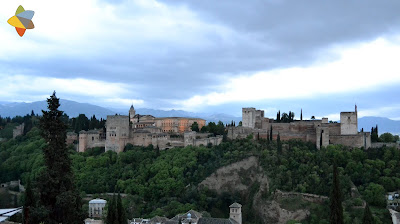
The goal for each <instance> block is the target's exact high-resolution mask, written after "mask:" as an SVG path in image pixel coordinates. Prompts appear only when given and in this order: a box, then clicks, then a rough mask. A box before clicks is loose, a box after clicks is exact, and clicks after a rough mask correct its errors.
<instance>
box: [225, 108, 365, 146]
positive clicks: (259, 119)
mask: <svg viewBox="0 0 400 224" xmlns="http://www.w3.org/2000/svg"><path fill="white" fill-rule="evenodd" d="M250 134H252V135H253V136H254V138H257V137H259V138H270V136H271V135H272V138H273V139H276V138H277V136H278V134H279V136H280V139H281V140H290V139H300V140H303V141H311V142H313V143H314V144H315V145H316V147H317V148H318V149H320V148H321V146H327V145H329V144H340V145H345V146H350V147H364V148H365V149H367V148H370V147H371V133H370V132H364V131H361V132H359V131H358V118H357V106H355V111H354V112H341V113H340V123H333V122H329V121H328V118H322V119H321V120H302V119H301V120H293V121H291V122H288V123H284V122H278V121H277V120H274V119H270V118H266V117H264V111H263V110H256V109H255V108H243V109H242V126H239V127H228V136H227V137H228V138H229V139H237V138H246V137H247V136H249V135H250Z"/></svg>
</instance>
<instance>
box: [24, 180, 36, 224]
mask: <svg viewBox="0 0 400 224" xmlns="http://www.w3.org/2000/svg"><path fill="white" fill-rule="evenodd" d="M24 201H25V202H24V215H23V219H24V221H23V223H24V224H28V223H32V222H31V220H30V219H29V218H30V214H31V211H30V209H31V208H32V207H33V206H34V205H35V201H36V200H35V198H34V194H33V191H32V185H31V181H30V180H28V183H27V185H26V189H25V200H24Z"/></svg>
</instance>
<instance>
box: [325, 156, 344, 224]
mask: <svg viewBox="0 0 400 224" xmlns="http://www.w3.org/2000/svg"><path fill="white" fill-rule="evenodd" d="M330 210H331V213H330V217H329V220H330V223H331V224H343V223H344V222H343V207H342V193H341V191H340V183H339V173H338V170H337V166H336V163H334V164H333V181H332V191H331V197H330Z"/></svg>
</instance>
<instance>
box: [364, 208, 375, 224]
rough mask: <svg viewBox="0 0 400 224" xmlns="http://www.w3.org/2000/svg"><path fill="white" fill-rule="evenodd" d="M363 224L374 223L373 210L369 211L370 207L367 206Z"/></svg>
mask: <svg viewBox="0 0 400 224" xmlns="http://www.w3.org/2000/svg"><path fill="white" fill-rule="evenodd" d="M362 223H363V224H373V223H374V217H373V216H372V213H371V210H370V209H369V205H368V203H367V205H366V206H365V209H364V217H363V221H362Z"/></svg>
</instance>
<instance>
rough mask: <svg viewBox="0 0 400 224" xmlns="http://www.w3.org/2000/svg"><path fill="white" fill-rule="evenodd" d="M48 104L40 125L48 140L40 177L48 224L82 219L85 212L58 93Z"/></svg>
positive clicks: (75, 221) (41, 205)
mask: <svg viewBox="0 0 400 224" xmlns="http://www.w3.org/2000/svg"><path fill="white" fill-rule="evenodd" d="M47 103H48V109H49V110H48V111H44V110H42V113H43V117H42V118H41V119H40V124H39V125H40V129H41V136H42V137H43V139H44V140H45V142H47V145H46V146H45V147H44V148H43V157H44V162H45V166H46V167H45V169H44V171H43V172H42V173H41V174H40V176H39V178H38V180H37V185H38V192H40V207H41V208H42V209H43V213H44V214H47V215H46V216H45V218H44V220H42V221H44V222H45V223H48V224H53V223H54V224H56V223H57V224H58V223H64V224H70V223H71V224H72V223H77V222H83V219H84V217H85V214H84V212H83V210H82V202H81V198H80V196H79V192H78V191H77V189H76V188H75V185H74V175H73V172H72V168H71V159H70V157H69V155H68V150H67V146H66V144H65V140H66V129H67V126H66V124H65V123H64V122H63V121H62V120H61V116H62V115H63V112H62V111H60V110H58V108H59V107H60V103H59V99H58V98H57V97H56V93H55V92H54V93H53V95H51V96H50V98H48V99H47Z"/></svg>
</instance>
